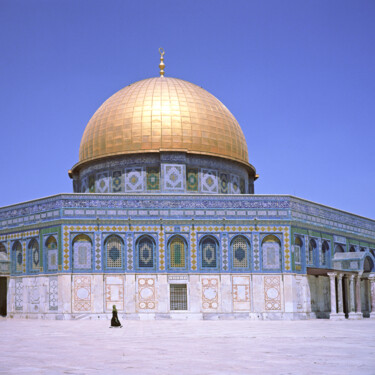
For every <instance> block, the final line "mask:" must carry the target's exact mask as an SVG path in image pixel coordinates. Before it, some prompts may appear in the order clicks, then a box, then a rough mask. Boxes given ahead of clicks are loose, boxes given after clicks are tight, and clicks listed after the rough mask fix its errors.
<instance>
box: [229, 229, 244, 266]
mask: <svg viewBox="0 0 375 375" xmlns="http://www.w3.org/2000/svg"><path fill="white" fill-rule="evenodd" d="M232 250H233V267H235V268H244V267H247V253H248V244H247V241H246V239H245V238H244V237H242V236H239V237H236V238H235V239H234V241H233V245H232Z"/></svg>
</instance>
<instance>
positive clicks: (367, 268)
mask: <svg viewBox="0 0 375 375" xmlns="http://www.w3.org/2000/svg"><path fill="white" fill-rule="evenodd" d="M372 271H374V262H373V260H372V259H371V258H370V257H366V258H365V260H364V262H363V272H372Z"/></svg>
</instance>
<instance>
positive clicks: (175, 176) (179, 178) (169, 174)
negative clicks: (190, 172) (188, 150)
mask: <svg viewBox="0 0 375 375" xmlns="http://www.w3.org/2000/svg"><path fill="white" fill-rule="evenodd" d="M184 167H185V166H184V165H179V164H163V165H162V168H163V184H164V186H163V188H164V190H181V191H183V190H184V170H185V168H184Z"/></svg>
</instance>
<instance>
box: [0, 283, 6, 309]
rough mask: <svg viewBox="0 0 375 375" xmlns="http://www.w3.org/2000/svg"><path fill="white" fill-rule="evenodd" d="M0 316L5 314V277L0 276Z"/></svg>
mask: <svg viewBox="0 0 375 375" xmlns="http://www.w3.org/2000/svg"><path fill="white" fill-rule="evenodd" d="M0 316H7V278H6V277H0Z"/></svg>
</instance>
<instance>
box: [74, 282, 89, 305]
mask: <svg viewBox="0 0 375 375" xmlns="http://www.w3.org/2000/svg"><path fill="white" fill-rule="evenodd" d="M73 310H74V311H75V312H89V311H91V277H90V276H73Z"/></svg>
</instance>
